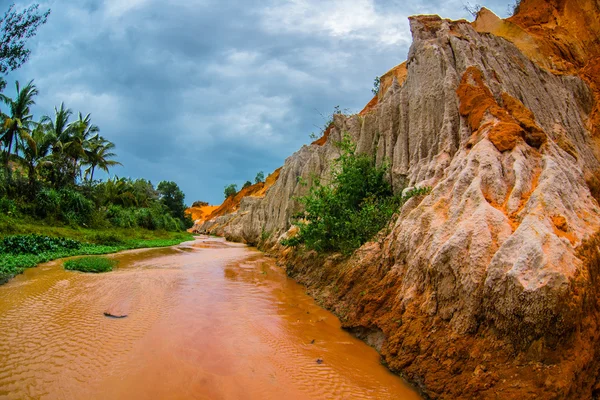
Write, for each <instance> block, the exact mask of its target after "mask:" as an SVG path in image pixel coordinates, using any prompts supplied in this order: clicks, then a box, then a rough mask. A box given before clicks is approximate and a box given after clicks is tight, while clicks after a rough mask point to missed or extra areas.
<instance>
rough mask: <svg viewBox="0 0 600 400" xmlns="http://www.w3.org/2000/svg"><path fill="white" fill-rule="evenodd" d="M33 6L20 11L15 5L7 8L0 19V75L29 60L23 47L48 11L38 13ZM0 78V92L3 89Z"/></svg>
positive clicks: (27, 53)
mask: <svg viewBox="0 0 600 400" xmlns="http://www.w3.org/2000/svg"><path fill="white" fill-rule="evenodd" d="M38 8H39V5H38V4H34V5H32V6H30V7H29V8H27V9H25V10H23V11H21V12H16V11H15V5H14V4H13V5H11V6H9V7H8V10H7V11H6V12H5V13H4V16H3V17H0V32H1V34H0V74H2V75H4V74H6V73H8V72H10V71H13V70H15V69H17V68H19V67H20V66H21V65H23V63H25V62H26V61H27V59H28V58H29V54H30V53H31V51H30V50H29V49H27V48H26V47H25V43H26V41H27V39H30V38H32V37H33V36H35V34H36V31H37V28H38V27H39V26H41V25H43V24H45V23H46V21H47V19H48V15H50V10H48V11H46V12H43V13H40V12H38ZM3 83H4V81H3V80H2V79H1V78H0V90H2V89H3V88H4V84H3Z"/></svg>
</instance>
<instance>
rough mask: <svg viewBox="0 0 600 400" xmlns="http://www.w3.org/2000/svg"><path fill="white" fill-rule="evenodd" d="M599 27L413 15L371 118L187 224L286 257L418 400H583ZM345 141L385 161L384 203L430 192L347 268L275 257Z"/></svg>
mask: <svg viewBox="0 0 600 400" xmlns="http://www.w3.org/2000/svg"><path fill="white" fill-rule="evenodd" d="M583 14H585V15H586V16H585V17H582V16H581V15H583ZM588 14H589V15H588ZM599 16H600V10H599V4H598V3H597V2H596V1H595V0H559V1H549V2H543V1H541V0H523V2H522V3H521V6H520V10H519V12H518V13H517V15H515V16H514V17H511V18H510V19H508V20H501V19H499V18H497V17H496V16H494V15H493V14H491V12H489V11H488V10H485V9H484V10H482V11H481V12H480V15H479V17H478V19H477V20H476V21H475V22H474V23H469V22H467V21H450V20H445V19H442V18H440V17H437V16H418V17H411V18H410V26H411V31H412V34H413V44H412V46H411V49H410V52H409V55H408V60H407V61H406V63H403V64H401V66H399V67H398V68H396V69H394V70H392V71H391V72H390V73H388V74H387V78H386V79H385V84H383V82H384V80H383V79H382V89H381V91H380V93H379V94H378V95H377V96H376V98H375V99H374V100H373V101H372V102H371V103H369V105H368V106H367V107H366V108H365V110H363V111H362V112H361V113H359V114H358V115H351V116H344V115H336V116H335V118H334V122H333V125H332V126H331V127H330V129H329V130H328V132H327V135H326V136H325V137H324V139H323V140H322V141H321V142H319V143H315V144H312V145H310V146H304V147H302V148H301V149H300V150H299V151H298V152H296V153H295V154H293V155H292V156H290V157H289V158H288V159H286V161H285V164H284V166H283V167H282V168H281V170H280V171H279V172H278V177H277V179H276V181H275V182H274V183H273V184H272V186H271V187H270V188H269V189H268V190H266V191H265V193H264V196H263V197H250V196H248V197H244V198H241V199H240V201H239V207H237V208H236V209H235V210H234V212H230V213H226V214H221V215H219V216H217V217H216V218H212V219H209V220H208V221H205V222H202V223H200V224H198V225H197V226H196V227H195V229H196V230H197V231H199V232H205V233H216V234H219V235H223V236H225V237H227V238H229V239H232V240H236V241H243V242H247V243H251V244H259V245H260V246H262V247H263V248H265V249H270V250H272V251H274V252H276V253H277V254H279V259H280V262H281V263H282V264H283V265H285V266H286V268H287V269H288V273H289V274H290V275H291V276H293V277H295V278H296V279H297V280H298V281H300V282H302V283H304V284H305V285H306V286H307V287H308V289H309V290H310V291H311V293H312V294H313V295H314V296H315V297H316V298H317V299H319V301H320V302H322V304H323V305H324V306H326V307H328V308H330V309H332V310H333V311H334V312H335V313H336V314H338V315H339V316H340V319H341V320H342V322H343V325H344V327H346V328H348V329H350V330H352V331H353V332H355V333H356V334H357V335H358V336H359V337H362V338H364V339H365V340H366V341H367V342H369V343H371V344H373V345H374V346H376V347H377V349H378V350H379V351H380V353H381V354H382V357H383V359H384V360H385V362H386V363H387V364H388V365H389V367H390V368H391V369H392V370H394V371H396V372H399V373H401V374H402V375H403V376H405V377H406V378H407V379H408V380H409V381H410V382H412V383H414V384H415V385H417V386H418V387H419V388H420V389H421V390H422V391H423V393H424V394H425V395H426V396H428V397H431V398H444V399H456V398H473V399H487V398H489V399H492V398H494V399H495V398H517V397H518V398H539V399H555V398H557V399H558V398H561V399H562V398H571V399H586V398H593V396H596V395H598V394H599V393H600V382H599V379H598V376H599V368H600V325H599V323H600V318H599V309H600V307H599V305H598V295H597V292H596V280H597V276H598V273H600V271H599V270H598V269H599V268H600V267H599V262H598V253H599V251H600V250H599V248H598V243H599V241H598V237H600V234H599V231H600V206H599V204H598V195H599V194H600V193H599V192H598V190H599V188H600V184H599V183H598V176H599V171H600V161H599V160H600V158H599V155H600V148H599V138H598V136H599V135H600V134H599V132H598V126H599V125H598V123H597V122H598V118H599V117H598V104H600V94H599V93H600V92H599V88H600V85H598V79H599V78H598V71H596V70H595V68H597V66H598V56H599V55H600V47H599V46H600V45H598V42H597V40H598V39H597V38H598V37H599V36H600V35H598V33H599V32H600V30H598V28H599V27H600V23H598V21H599V19H598V17H599ZM580 18H584V20H579V19H580ZM584 22H585V23H584ZM571 28H573V29H576V31H575V32H576V37H571V36H569V32H571V31H570V29H571ZM594 35H595V36H594ZM343 132H347V133H348V134H350V135H351V137H352V138H353V139H354V140H355V141H356V143H357V151H358V152H366V153H369V154H374V155H375V156H376V159H377V161H378V162H384V161H386V160H387V161H389V163H390V165H391V174H390V180H391V182H392V185H393V187H394V190H397V191H400V190H402V189H403V188H404V187H407V186H429V187H431V188H432V191H431V193H430V194H428V195H427V196H423V197H420V198H414V199H412V200H410V201H409V202H408V203H406V204H405V205H404V207H403V209H402V210H401V212H400V213H399V214H398V215H397V217H396V218H395V219H394V221H392V222H391V224H390V227H389V229H388V230H387V231H386V232H381V234H380V235H379V236H378V237H377V238H376V240H375V241H373V242H371V243H367V244H365V245H364V246H363V247H362V248H360V249H359V250H358V251H357V252H356V254H355V255H354V256H353V257H351V258H350V259H342V258H341V257H339V256H329V257H325V256H321V255H317V254H314V253H313V252H296V251H292V250H290V249H284V248H281V247H280V246H279V245H278V244H277V243H278V241H279V239H281V238H282V237H285V235H286V234H287V232H288V229H289V228H290V218H291V216H292V215H293V214H294V213H295V212H296V211H298V209H299V205H298V204H297V201H296V200H295V197H296V196H301V195H303V194H305V193H306V191H307V186H304V185H301V184H300V183H299V178H300V177H302V178H303V179H304V180H305V181H308V182H309V183H310V179H311V177H312V176H315V175H317V176H320V177H321V178H322V179H327V178H328V176H327V175H328V171H329V165H330V162H331V160H332V159H334V158H335V157H337V156H338V154H339V153H338V150H337V148H336V147H335V146H334V145H333V143H334V142H335V141H339V140H340V138H341V135H342V133H343Z"/></svg>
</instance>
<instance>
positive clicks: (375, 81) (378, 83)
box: [371, 76, 381, 96]
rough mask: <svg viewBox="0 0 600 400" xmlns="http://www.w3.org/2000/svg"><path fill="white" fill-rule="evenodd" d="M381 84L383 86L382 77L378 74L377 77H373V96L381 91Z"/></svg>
mask: <svg viewBox="0 0 600 400" xmlns="http://www.w3.org/2000/svg"><path fill="white" fill-rule="evenodd" d="M380 86H381V78H380V77H378V76H376V77H375V79H373V89H371V92H372V93H373V96H377V93H379V87H380Z"/></svg>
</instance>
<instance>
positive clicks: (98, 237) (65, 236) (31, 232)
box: [0, 215, 193, 284]
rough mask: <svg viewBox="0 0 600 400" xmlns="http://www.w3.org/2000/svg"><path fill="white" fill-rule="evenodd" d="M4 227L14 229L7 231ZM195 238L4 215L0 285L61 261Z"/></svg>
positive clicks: (0, 219)
mask: <svg viewBox="0 0 600 400" xmlns="http://www.w3.org/2000/svg"><path fill="white" fill-rule="evenodd" d="M4 227H10V228H9V229H3V228H4ZM192 239H193V236H192V235H191V234H189V233H187V232H166V231H160V230H158V231H150V230H146V229H140V228H137V229H122V228H112V229H85V228H72V227H65V226H53V225H51V224H49V223H45V222H44V221H37V223H35V222H34V221H30V220H26V219H16V218H10V217H8V216H5V215H0V247H1V248H0V284H2V283H5V282H6V281H8V280H9V279H10V278H12V277H13V276H15V275H18V274H20V273H22V272H23V271H24V270H25V269H26V268H32V267H35V266H36V265H38V264H41V263H45V262H48V261H52V260H56V259H59V258H65V257H72V256H83V255H86V256H87V255H102V254H110V253H116V252H119V251H123V250H130V249H141V248H151V247H168V246H174V245H177V244H179V243H182V242H185V241H188V240H192ZM7 244H9V246H7ZM10 244H16V246H11V245H10ZM61 244H62V245H61ZM33 245H35V246H36V247H35V248H34V246H33Z"/></svg>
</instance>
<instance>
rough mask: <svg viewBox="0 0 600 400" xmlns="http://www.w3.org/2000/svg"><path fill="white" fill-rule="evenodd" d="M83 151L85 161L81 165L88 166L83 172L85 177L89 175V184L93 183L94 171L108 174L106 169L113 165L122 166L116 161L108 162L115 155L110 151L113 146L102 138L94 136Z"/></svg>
mask: <svg viewBox="0 0 600 400" xmlns="http://www.w3.org/2000/svg"><path fill="white" fill-rule="evenodd" d="M86 147H87V148H86V149H85V160H84V162H83V165H89V168H88V169H87V170H86V171H85V174H86V176H87V175H88V174H90V179H89V181H90V182H93V181H94V171H95V170H96V168H100V169H101V170H103V171H105V172H107V173H108V168H109V167H113V166H115V165H123V164H121V163H120V162H118V161H114V160H110V158H114V157H116V156H117V155H116V154H115V153H113V152H112V151H111V150H113V149H114V148H115V144H114V143H112V142H110V141H108V140H106V139H104V138H103V137H102V136H98V135H96V136H94V137H93V138H91V139H90V140H89V141H88V143H87V146H86Z"/></svg>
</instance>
